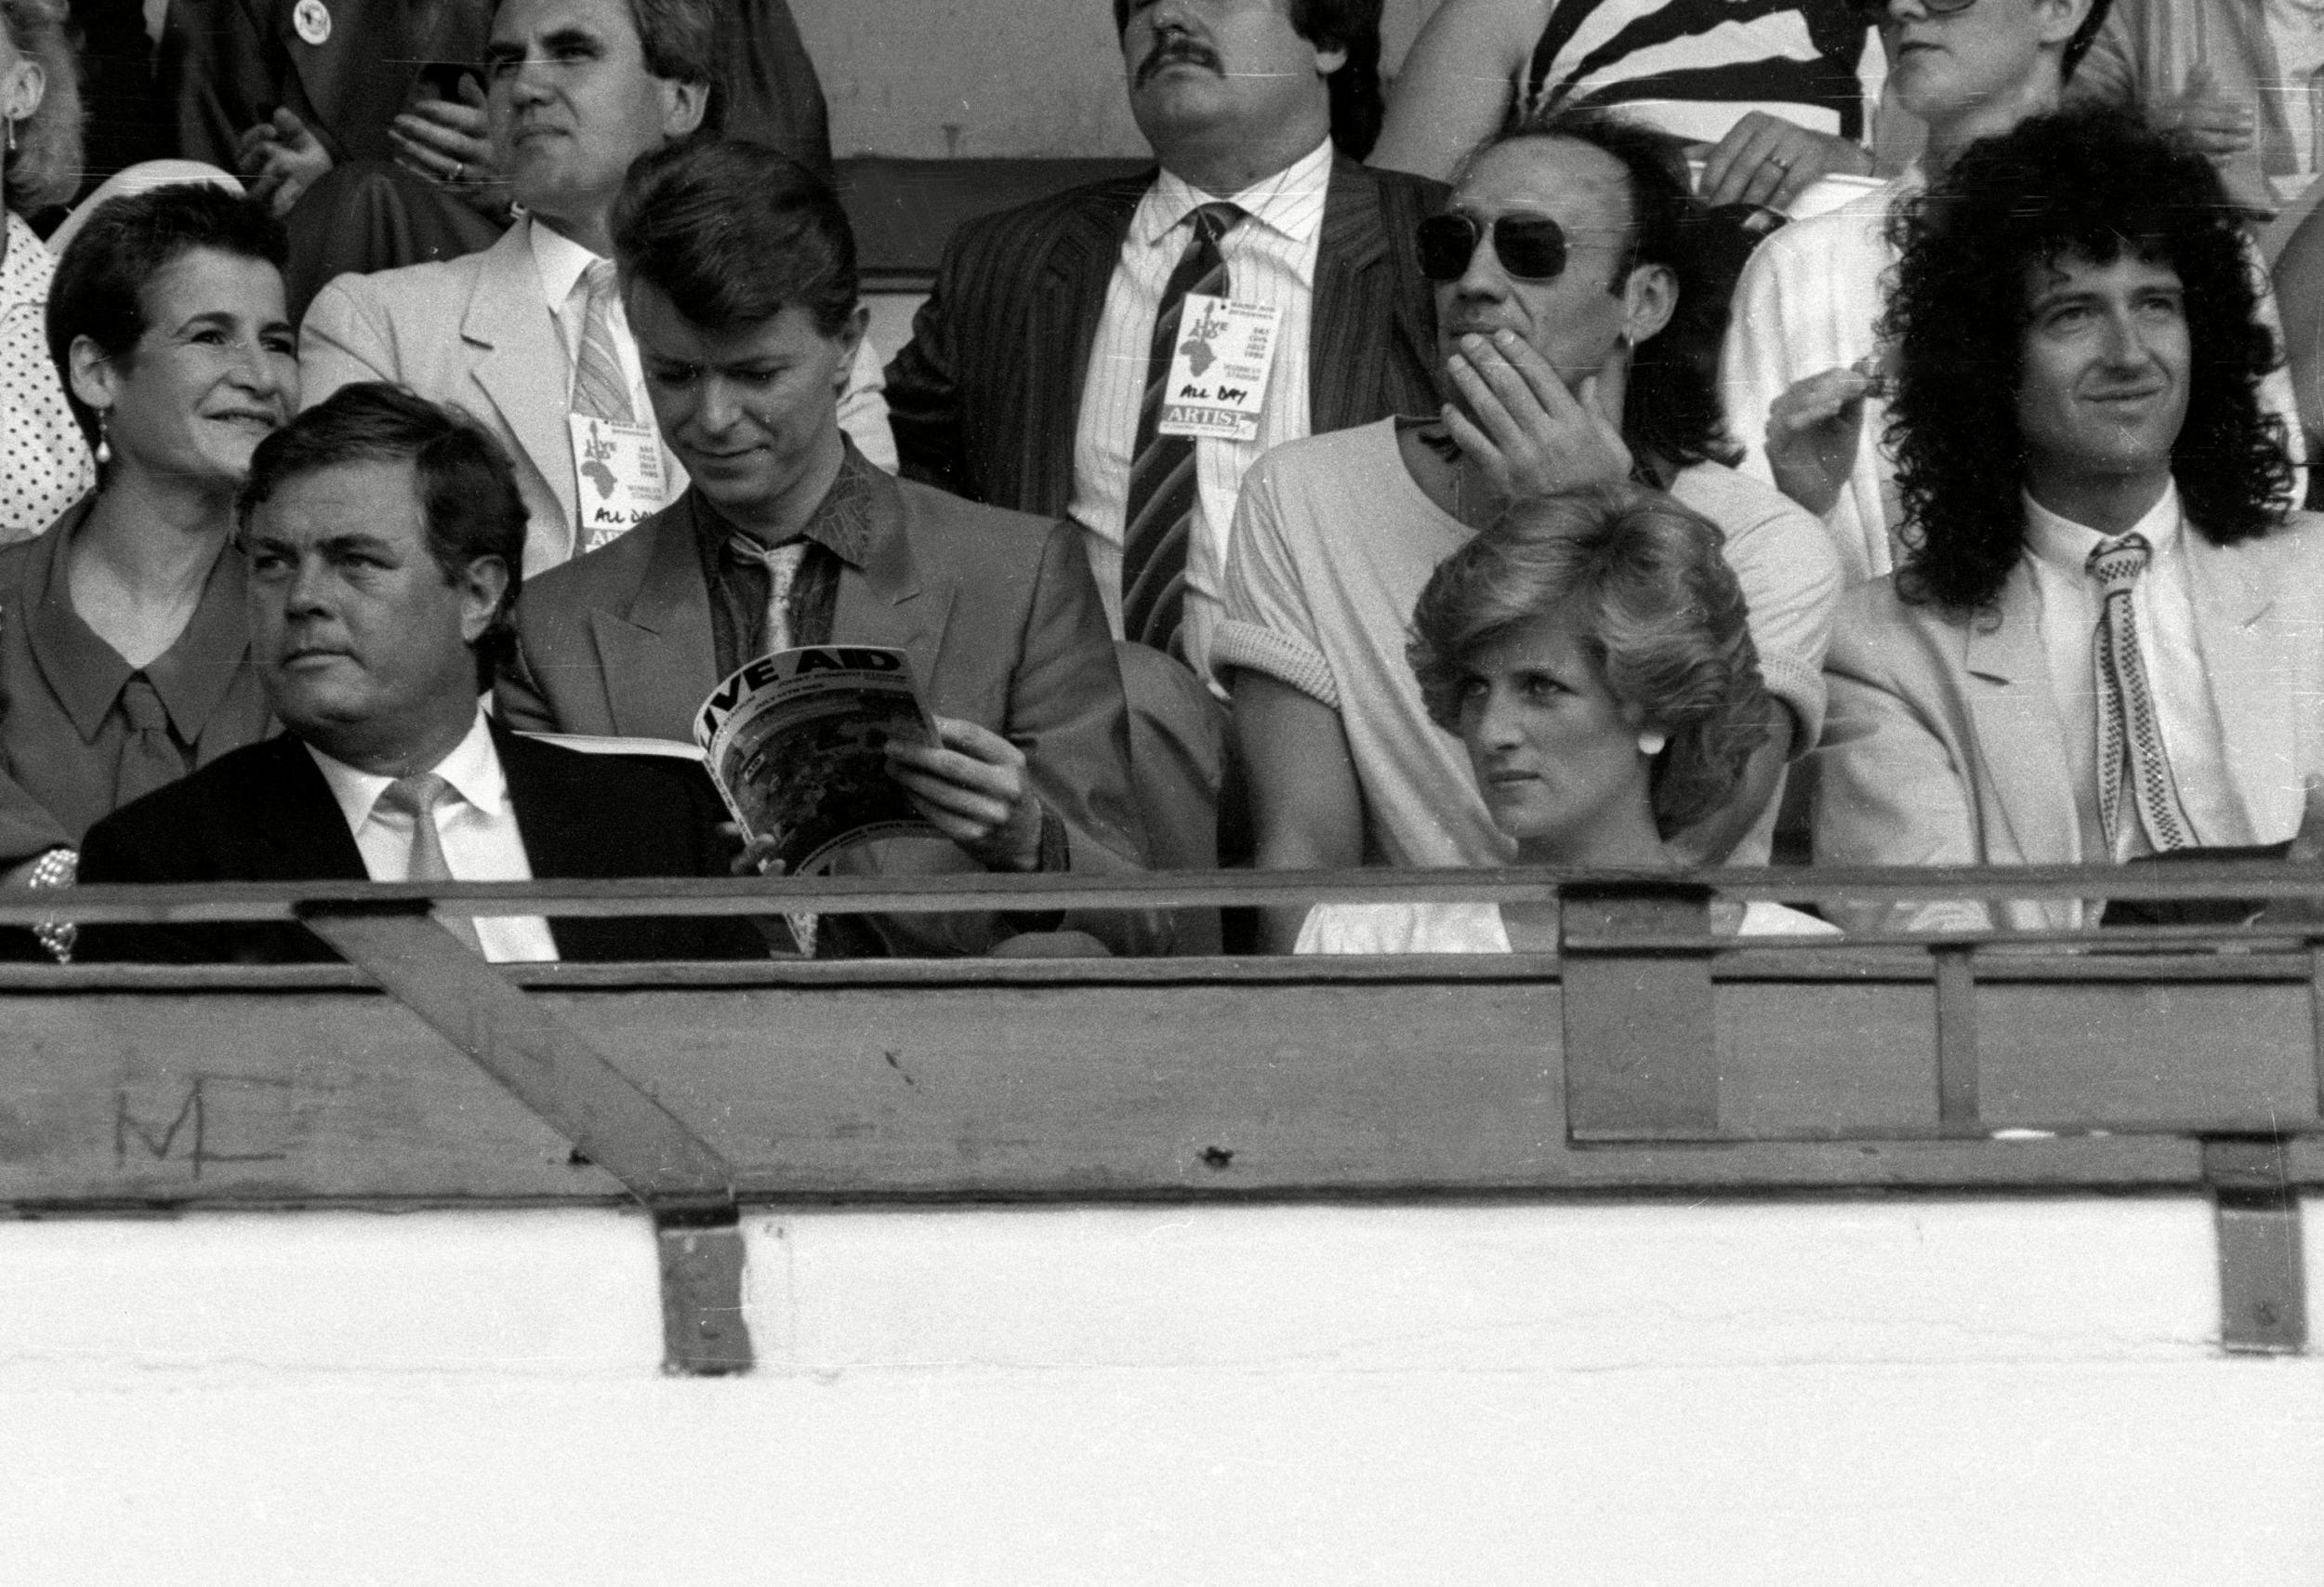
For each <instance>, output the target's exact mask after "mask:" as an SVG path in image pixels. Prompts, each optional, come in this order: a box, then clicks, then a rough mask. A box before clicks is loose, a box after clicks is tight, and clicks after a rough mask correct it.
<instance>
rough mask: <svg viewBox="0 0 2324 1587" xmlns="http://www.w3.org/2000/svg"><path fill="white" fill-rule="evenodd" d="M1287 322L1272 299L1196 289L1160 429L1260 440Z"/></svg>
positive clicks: (1182, 324)
mask: <svg viewBox="0 0 2324 1587" xmlns="http://www.w3.org/2000/svg"><path fill="white" fill-rule="evenodd" d="M1282 323H1283V311H1282V310H1281V309H1278V308H1276V307H1275V306H1274V304H1272V303H1237V302H1234V301H1232V300H1231V299H1228V298H1207V297H1205V296H1203V295H1202V294H1201V293H1198V292H1190V293H1188V294H1187V295H1186V307H1185V309H1184V311H1182V313H1181V314H1180V315H1179V320H1178V324H1179V337H1178V350H1177V351H1175V352H1173V353H1172V354H1171V355H1170V376H1169V384H1168V385H1167V386H1166V387H1165V388H1164V389H1163V392H1162V417H1161V418H1160V420H1159V421H1158V422H1157V423H1156V424H1155V430H1157V431H1158V432H1159V433H1161V434H1163V435H1208V436H1210V437H1213V438H1214V439H1217V440H1221V441H1251V440H1256V439H1257V438H1258V435H1259V412H1260V409H1261V406H1262V405H1263V404H1264V403H1266V400H1267V371H1268V370H1269V369H1271V368H1273V367H1274V361H1275V333H1276V331H1277V330H1278V329H1280V328H1281V325H1282Z"/></svg>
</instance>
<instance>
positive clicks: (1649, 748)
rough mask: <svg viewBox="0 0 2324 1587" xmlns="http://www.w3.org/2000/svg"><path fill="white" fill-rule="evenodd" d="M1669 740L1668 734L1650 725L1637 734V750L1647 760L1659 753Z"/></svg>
mask: <svg viewBox="0 0 2324 1587" xmlns="http://www.w3.org/2000/svg"><path fill="white" fill-rule="evenodd" d="M1669 743H1670V734H1667V733H1665V732H1663V731H1662V730H1661V729H1660V728H1658V727H1650V728H1648V729H1647V730H1646V731H1645V732H1644V733H1642V734H1639V735H1638V752H1639V753H1640V754H1641V755H1644V756H1645V757H1646V758H1647V759H1648V760H1652V759H1654V757H1656V756H1657V755H1659V754H1661V753H1662V749H1663V746H1665V745H1667V744H1669Z"/></svg>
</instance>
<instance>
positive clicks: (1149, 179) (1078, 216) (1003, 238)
mask: <svg viewBox="0 0 2324 1587" xmlns="http://www.w3.org/2000/svg"><path fill="white" fill-rule="evenodd" d="M1154 177H1155V173H1154V172H1153V171H1152V170H1145V171H1141V172H1139V173H1138V174H1137V175H1136V176H1131V177H1110V178H1108V179H1105V180H1103V181H1096V182H1085V183H1083V184H1082V185H1081V186H1079V187H1072V188H1067V189H1065V190H1064V191H1063V192H1054V193H1050V195H1049V196H1048V197H1046V198H1037V199H1034V200H1032V201H1031V202H1029V203H1025V204H1020V205H1014V206H1013V207H1010V208H1008V209H997V210H993V211H991V212H989V213H987V214H984V215H979V216H975V217H972V218H970V219H967V220H964V221H962V222H961V223H960V225H959V226H958V227H957V229H956V230H955V231H953V234H952V241H951V242H950V243H948V244H947V245H945V248H944V253H945V256H946V257H947V258H951V257H954V256H968V257H975V256H979V255H982V254H984V253H987V252H991V251H996V250H1005V251H1007V252H1009V253H1010V254H1012V255H1013V254H1018V253H1021V252H1023V250H1024V249H1025V248H1027V247H1029V246H1031V247H1037V246H1039V245H1043V244H1045V243H1046V242H1047V241H1048V240H1049V239H1050V238H1052V237H1054V236H1056V235H1057V234H1058V233H1059V232H1061V231H1063V230H1064V229H1065V228H1066V227H1067V226H1069V225H1072V224H1076V223H1081V222H1085V221H1089V220H1091V219H1097V220H1103V219H1106V218H1110V217H1111V216H1113V215H1115V214H1116V213H1119V214H1121V215H1123V216H1127V215H1128V214H1129V212H1130V211H1131V210H1132V209H1135V208H1136V207H1137V205H1138V200H1139V199H1140V198H1141V197H1142V196H1143V195H1144V193H1145V191H1146V189H1148V188H1149V187H1152V186H1153V185H1154Z"/></svg>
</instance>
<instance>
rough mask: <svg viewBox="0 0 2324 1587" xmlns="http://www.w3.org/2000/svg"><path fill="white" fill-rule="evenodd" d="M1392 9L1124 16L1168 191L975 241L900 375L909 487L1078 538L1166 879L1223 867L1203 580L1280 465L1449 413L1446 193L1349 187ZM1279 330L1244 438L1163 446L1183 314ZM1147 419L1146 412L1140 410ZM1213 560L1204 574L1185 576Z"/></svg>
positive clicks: (1184, 4) (919, 330)
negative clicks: (1440, 351) (1420, 257)
mask: <svg viewBox="0 0 2324 1587" xmlns="http://www.w3.org/2000/svg"><path fill="white" fill-rule="evenodd" d="M1114 19H1115V24H1116V30H1117V32H1118V33H1119V34H1120V38H1121V46H1122V61H1123V66H1124V69H1125V72H1126V73H1127V78H1128V83H1129V102H1130V110H1131V112H1132V114H1133V115H1134V116H1135V117H1136V119H1137V122H1138V126H1139V128H1140V130H1141V131H1142V132H1143V133H1144V134H1145V136H1146V139H1147V140H1148V142H1149V143H1151V144H1152V145H1153V148H1154V152H1155V159H1156V161H1157V162H1158V165H1159V169H1158V170H1156V171H1155V172H1152V173H1150V174H1147V175H1142V176H1140V177H1137V178H1134V179H1129V180H1128V181H1117V182H1108V183H1103V184H1100V185H1097V186H1092V187H1087V188H1081V189H1076V190H1075V191H1073V192H1067V193H1063V194H1061V195H1059V196H1057V197H1055V198H1050V199H1044V200H1042V201H1040V202H1038V203H1036V204H1032V205H1025V206H1023V208H1019V209H1015V210H1011V211H1009V212H1007V213H1005V214H1001V215H996V216H990V217H987V218H983V219H980V220H977V221H974V222H971V224H970V225H968V226H966V227H963V228H962V229H961V231H959V232H958V234H957V235H956V236H955V237H954V239H953V241H952V243H951V245H950V246H949V247H948V248H947V249H946V251H945V254H944V262H943V264H942V266H941V267H940V269H939V271H938V274H937V280H936V286H935V290H934V292H933V294H932V295H931V297H930V298H929V300H928V303H927V305H926V306H925V307H924V308H923V309H922V310H921V311H920V314H919V318H918V322H917V323H916V324H915V326H914V332H913V338H912V342H911V344H910V345H909V346H907V347H906V348H905V350H904V351H903V353H902V354H901V355H899V356H898V358H897V359H896V360H895V362H894V364H891V366H890V368H889V371H888V401H889V408H890V412H891V417H892V419H893V422H894V426H895V432H896V442H897V449H898V451H899V453H900V454H901V455H902V456H903V459H904V467H905V472H906V473H907V474H910V475H911V476H913V477H915V478H918V479H923V480H926V481H929V482H930V483H935V484H940V485H944V486H945V487H946V488H948V489H951V490H953V491H956V492H957V493H958V494H960V495H962V496H968V497H970V498H971V499H972V500H976V501H984V502H989V503H991V504H993V505H995V506H997V507H1008V508H1014V509H1019V510H1021V511H1026V512H1034V513H1038V514H1040V515H1042V516H1044V517H1064V518H1070V519H1072V520H1073V521H1074V522H1076V523H1077V524H1078V525H1080V527H1081V529H1082V531H1083V532H1084V534H1085V535H1086V536H1087V538H1088V546H1089V562H1090V565H1091V568H1092V570H1093V571H1094V572H1095V573H1096V575H1097V579H1098V585H1099V589H1100V591H1101V593H1102V594H1103V596H1104V598H1105V602H1106V608H1107V614H1108V616H1109V617H1110V618H1111V620H1112V623H1113V627H1114V631H1115V634H1116V638H1117V639H1122V640H1124V641H1127V642H1126V643H1125V645H1124V655H1123V669H1124V681H1125V684H1126V686H1127V688H1128V691H1129V698H1130V706H1131V721H1132V755H1133V759H1134V760H1135V761H1136V769H1137V774H1138V783H1139V786H1140V789H1141V797H1142V801H1143V803H1144V805H1145V813H1146V816H1147V825H1148V829H1149V833H1150V835H1151V836H1152V838H1153V840H1154V843H1155V854H1154V859H1155V864H1156V865H1157V866H1162V867H1165V868H1207V867H1208V866H1210V865H1211V864H1213V863H1214V860H1215V853H1216V850H1215V831H1216V828H1215V821H1214V810H1215V805H1216V799H1217V793H1218V787H1219V778H1220V774H1221V764H1222V753H1223V744H1224V721H1223V712H1222V711H1221V709H1220V708H1219V707H1218V706H1217V705H1216V703H1215V702H1214V701H1213V700H1212V699H1211V697H1210V696H1209V695H1208V694H1207V693H1206V692H1205V691H1204V690H1203V688H1202V686H1201V685H1200V684H1199V683H1198V682H1196V681H1195V673H1194V672H1191V671H1189V670H1188V669H1187V668H1185V667H1184V666H1183V665H1182V660H1185V661H1192V662H1193V663H1194V664H1195V668H1197V669H1198V668H1200V666H1201V665H1202V662H1203V658H1204V655H1205V654H1206V652H1207V649H1208V641H1209V634H1208V629H1207V628H1206V626H1205V619H1204V617H1203V615H1202V614H1201V613H1200V612H1199V610H1198V609H1197V607H1196V605H1195V602H1193V601H1192V600H1191V599H1190V595H1191V594H1193V593H1194V591H1192V590H1191V589H1190V587H1189V576H1190V570H1192V571H1193V572H1194V573H1195V574H1196V575H1198V573H1199V569H1200V567H1201V566H1203V565H1208V566H1210V567H1217V566H1220V565H1222V564H1223V562H1224V556H1223V551H1224V547H1225V541H1226V536H1227V533H1228V528H1229V525H1230V524H1231V522H1233V517H1234V507H1235V492H1236V490H1237V488H1238V487H1239V485H1240V483H1241V480H1242V476H1243V471H1244V470H1245V469H1248V467H1249V466H1250V465H1251V464H1252V463H1253V462H1254V461H1256V460H1257V458H1258V457H1259V456H1260V454H1261V453H1262V452H1264V451H1265V450H1266V449H1267V448H1268V447H1270V446H1274V445H1277V444H1279V443H1283V442H1285V441H1289V440H1292V439H1294V438H1296V437H1299V436H1302V435H1307V434H1309V433H1311V432H1321V431H1325V430H1339V429H1344V428H1346V427H1348V426H1351V425H1356V424H1364V423H1368V422H1370V421H1371V420H1374V419H1378V418H1383V417H1388V416H1390V415H1392V414H1396V413H1410V412H1424V411H1427V410H1428V409H1430V408H1433V406H1434V403H1435V399H1434V395H1433V383H1432V379H1431V371H1432V366H1433V363H1434V358H1433V311H1432V309H1431V305H1430V297H1429V287H1428V283H1427V282H1426V281H1425V280H1423V279H1422V278H1421V277H1420V275H1419V271H1418V270H1417V269H1416V268H1415V266H1414V262H1413V260H1412V258H1411V252H1410V249H1409V247H1408V245H1407V242H1406V240H1407V239H1408V238H1409V236H1410V235H1411V231H1412V229H1413V227H1414V226H1415V225H1416V224H1417V223H1418V222H1419V219H1420V218H1421V217H1422V216H1423V215H1425V214H1427V213H1428V212H1430V211H1431V210H1433V209H1434V208H1435V207H1436V206H1437V205H1439V204H1440V203H1441V202H1442V198H1443V192H1444V190H1443V188H1442V187H1441V186H1440V185H1439V184H1437V183H1434V182H1431V181H1427V180H1424V179H1419V178H1415V177H1410V176H1406V175H1403V174H1400V173H1396V172H1390V171H1373V170H1367V169H1366V168H1364V167H1363V166H1362V165H1358V164H1357V163H1356V162H1357V161H1358V160H1360V159H1361V158H1362V157H1363V156H1364V154H1365V153H1366V152H1367V151H1368V150H1369V148H1370V146H1371V141H1372V139H1373V137H1374V136H1375V135H1376V134H1377V133H1378V131H1379V126H1380V85H1379V73H1378V61H1379V54H1380V0H1115V7H1114ZM1197 292H1199V293H1201V294H1203V295H1207V296H1209V297H1214V298H1232V299H1235V300H1236V301H1238V302H1251V303H1258V304H1262V305H1265V306H1266V311H1267V312H1268V313H1269V314H1270V315H1271V316H1272V318H1273V325H1274V337H1273V339H1274V356H1273V359H1272V362H1271V364H1269V366H1268V371H1267V374H1266V377H1265V381H1264V390H1263V400H1262V401H1261V404H1260V409H1259V412H1258V415H1257V416H1256V421H1255V423H1252V424H1250V425H1249V426H1248V434H1246V435H1243V436H1242V437H1240V438H1236V437H1234V436H1231V435H1211V434H1203V435H1200V436H1187V435H1179V434H1171V433H1167V432H1166V430H1165V428H1164V426H1165V417H1164V416H1163V414H1162V413H1161V411H1160V410H1161V408H1162V407H1163V406H1164V404H1163V403H1161V401H1160V398H1161V395H1162V388H1163V382H1164V377H1165V376H1166V374H1167V372H1168V370H1169V364H1170V361H1171V359H1172V358H1173V357H1174V356H1175V355H1176V354H1177V352H1178V350H1179V348H1180V346H1181V345H1182V341H1183V340H1184V339H1185V338H1182V337H1179V336H1177V335H1176V334H1175V333H1176V332H1177V331H1178V329H1179V328H1180V326H1181V324H1182V309H1183V303H1184V299H1185V298H1186V297H1188V296H1189V295H1191V294H1194V293H1197ZM1150 392H1151V399H1150V397H1149V393H1150ZM1206 544H1207V545H1208V547H1209V548H1211V549H1212V550H1213V552H1214V553H1215V554H1213V555H1211V556H1210V557H1208V561H1207V563H1206V562H1205V561H1204V559H1201V558H1198V557H1196V556H1195V555H1194V554H1193V553H1192V551H1191V550H1190V548H1191V547H1194V546H1197V545H1206Z"/></svg>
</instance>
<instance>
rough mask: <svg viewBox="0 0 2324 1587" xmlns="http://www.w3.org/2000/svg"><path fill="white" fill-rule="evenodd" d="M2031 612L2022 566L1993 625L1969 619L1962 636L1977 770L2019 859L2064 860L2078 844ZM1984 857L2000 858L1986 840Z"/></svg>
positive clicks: (2052, 703) (2030, 584)
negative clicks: (2063, 855) (1974, 729)
mask: <svg viewBox="0 0 2324 1587" xmlns="http://www.w3.org/2000/svg"><path fill="white" fill-rule="evenodd" d="M2034 609H2035V608H2034V589H2033V575H2032V574H2031V573H2030V572H2028V571H2027V566H2026V564H2025V563H2024V562H2019V563H2018V565H2017V567H2016V568H2015V569H2014V570H2013V571H2012V572H2011V574H2010V575H2009V583H2008V584H2007V586H2005V587H2004V588H2003V589H2002V591H2001V599H2000V616H1999V619H1998V620H1996V621H1988V620H1986V619H1983V618H1972V619H1971V620H1970V621H1969V623H1968V624H1967V625H1966V627H1965V629H1964V630H1963V631H1964V633H1965V636H1966V637H1965V640H1964V644H1965V655H1964V657H1963V663H1962V669H1963V671H1964V672H1965V673H1966V674H1967V679H1966V682H1965V684H1964V688H1965V689H1966V691H1967V694H1968V698H1969V712H1970V718H1971V720H1972V721H1973V722H1974V724H1975V728H1976V734H1977V744H1976V753H1977V760H1978V770H1979V771H1980V772H1981V773H1982V774H1984V777H1985V780H1986V782H1987V784H1988V785H1989V786H1990V787H1992V789H1993V803H1994V805H1995V806H1996V807H1997V810H1998V813H1999V814H2000V821H2001V825H2002V826H2003V827H2005V828H2006V829H2007V831H2008V833H2009V837H2010V840H2011V842H2012V843H2013V844H2014V846H2015V850H2016V853H2015V856H2014V857H2016V858H2018V859H2020V860H2026V859H2031V858H2034V857H2036V856H2040V857H2049V856H2053V855H2062V854H2070V853H2075V852H2076V851H2077V849H2078V847H2079V845H2080V820H2079V817H2078V816H2077V815H2076V813H2075V810H2074V790H2073V787H2072V786H2071V784H2070V783H2069V782H2068V780H2067V775H2066V760H2065V758H2064V757H2063V756H2062V755H2060V754H2059V752H2058V743H2057V737H2058V712H2057V702H2056V699H2055V697H2054V696H2053V694H2052V693H2051V690H2050V668H2049V663H2048V662H2047V660H2046V659H2045V658H2044V657H2043V655H2042V652H2041V641H2040V635H2039V634H2038V633H2036V632H2035V630H2034ZM1986 852H1987V854H1988V855H1990V856H1992V857H1993V858H1994V859H1996V860H2000V859H2001V858H2002V857H2003V856H2002V853H2001V852H2000V846H1999V845H1997V844H1995V843H1994V842H1992V841H1991V840H1990V839H1988V840H1987V844H1986Z"/></svg>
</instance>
